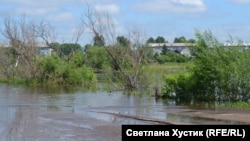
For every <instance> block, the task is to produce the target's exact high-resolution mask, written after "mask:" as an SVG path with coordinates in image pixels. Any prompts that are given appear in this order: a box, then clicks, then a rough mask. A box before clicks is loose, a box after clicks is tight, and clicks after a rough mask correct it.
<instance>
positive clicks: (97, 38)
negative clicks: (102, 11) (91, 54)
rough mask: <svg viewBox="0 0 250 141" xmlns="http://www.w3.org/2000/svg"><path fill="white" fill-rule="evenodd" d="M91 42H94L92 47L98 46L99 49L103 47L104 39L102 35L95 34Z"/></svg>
mask: <svg viewBox="0 0 250 141" xmlns="http://www.w3.org/2000/svg"><path fill="white" fill-rule="evenodd" d="M93 40H94V46H99V47H103V46H105V39H104V37H103V35H101V34H96V35H95V36H94V38H93Z"/></svg>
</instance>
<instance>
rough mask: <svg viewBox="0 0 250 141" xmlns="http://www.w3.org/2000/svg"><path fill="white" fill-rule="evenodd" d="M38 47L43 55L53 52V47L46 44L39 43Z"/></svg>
mask: <svg viewBox="0 0 250 141" xmlns="http://www.w3.org/2000/svg"><path fill="white" fill-rule="evenodd" d="M37 47H38V51H39V54H40V55H41V56H50V55H51V54H52V52H53V49H52V48H51V47H49V46H47V45H46V44H39V45H38V46H37Z"/></svg>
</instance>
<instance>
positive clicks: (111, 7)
mask: <svg viewBox="0 0 250 141" xmlns="http://www.w3.org/2000/svg"><path fill="white" fill-rule="evenodd" d="M94 9H95V10H96V11H97V12H101V13H102V12H108V13H109V14H117V13H119V11H120V9H119V6H118V5H116V4H107V5H95V7H94Z"/></svg>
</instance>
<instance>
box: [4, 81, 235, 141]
mask: <svg viewBox="0 0 250 141" xmlns="http://www.w3.org/2000/svg"><path fill="white" fill-rule="evenodd" d="M190 111H191V109H189V108H188V107H187V106H186V105H179V104H177V103H176V102H175V101H169V100H162V99H155V97H152V96H150V95H127V94H124V93H123V92H120V91H114V92H111V93H109V92H106V91H83V90H82V89H81V88H80V89H79V88H65V87H64V88H62V87H60V88H59V87H57V88H52V89H51V88H49V87H40V88H29V87H25V86H11V85H5V84H0V113H1V114H0V136H1V137H5V138H3V139H2V140H6V141H16V140H18V138H20V137H22V139H23V140H34V139H35V140H46V139H47V140H50V139H54V137H57V135H58V134H64V133H71V132H73V129H71V128H70V129H68V128H67V126H72V128H74V129H75V128H76V129H78V128H82V129H91V125H86V124H81V123H83V122H82V121H84V120H85V119H82V117H84V116H88V117H91V118H95V119H98V120H101V121H105V122H113V123H115V124H145V121H141V120H137V119H133V118H128V117H122V116H115V115H112V114H108V113H114V114H121V115H128V116H137V117H143V118H151V119H157V120H163V121H177V122H186V123H195V124H203V123H216V124H223V123H226V124H238V123H239V122H233V121H223V120H211V119H206V118H201V117H195V116H190V115H192V114H184V115H183V112H186V113H188V112H190ZM101 112H106V114H105V113H101ZM191 112H192V111H191ZM79 121H81V122H79ZM50 125H51V126H50ZM52 125H53V126H52ZM47 126H49V127H47ZM61 126H62V127H63V128H62V127H61ZM57 127H60V128H57ZM48 128H49V130H48V131H47V130H46V129H48ZM68 130H70V131H68ZM71 130H72V131H71ZM78 130H79V129H78ZM49 131H53V132H55V133H54V134H50V133H48V132H49ZM44 134H46V135H47V134H48V135H49V136H46V138H44V136H43V135H44ZM72 134H73V133H72ZM72 134H67V136H66V134H65V136H64V137H65V138H67V137H70V136H72Z"/></svg>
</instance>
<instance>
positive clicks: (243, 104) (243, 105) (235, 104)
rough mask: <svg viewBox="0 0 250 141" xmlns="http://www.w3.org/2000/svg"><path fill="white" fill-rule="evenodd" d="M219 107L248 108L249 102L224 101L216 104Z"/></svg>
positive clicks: (249, 108)
mask: <svg viewBox="0 0 250 141" xmlns="http://www.w3.org/2000/svg"><path fill="white" fill-rule="evenodd" d="M218 108H219V109H239V110H250V102H232V103H224V104H220V105H219V106H218Z"/></svg>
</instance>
